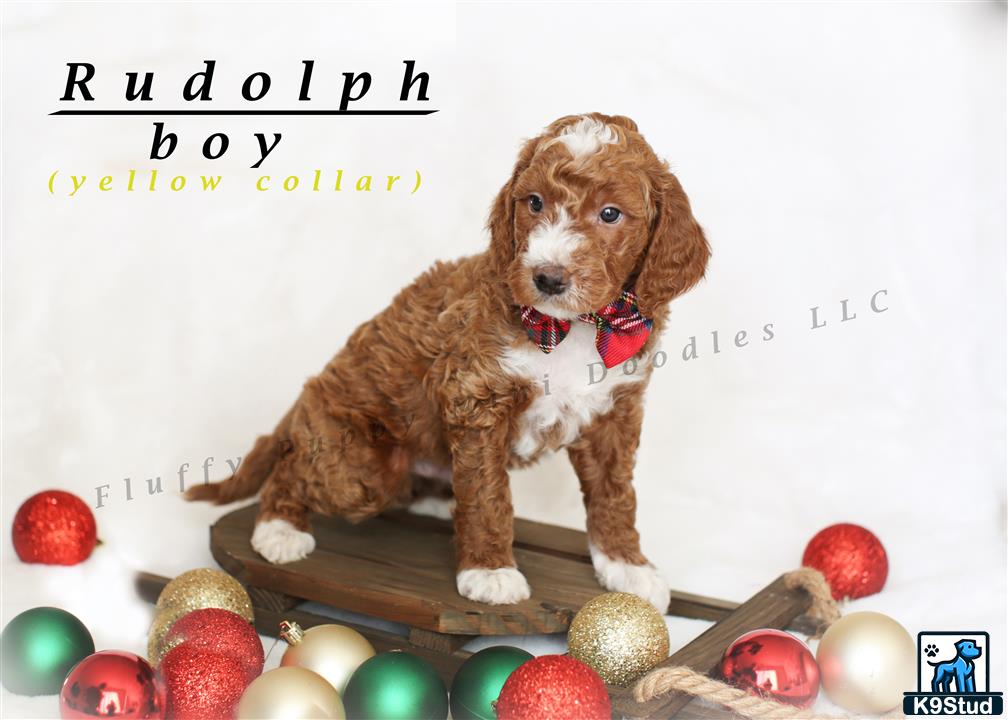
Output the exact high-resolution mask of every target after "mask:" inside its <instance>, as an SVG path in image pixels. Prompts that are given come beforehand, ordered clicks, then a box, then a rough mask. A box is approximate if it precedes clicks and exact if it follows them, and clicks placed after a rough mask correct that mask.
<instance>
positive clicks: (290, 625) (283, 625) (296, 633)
mask: <svg viewBox="0 0 1008 720" xmlns="http://www.w3.org/2000/svg"><path fill="white" fill-rule="evenodd" d="M280 637H281V638H283V639H284V640H285V641H286V642H287V644H288V645H297V644H298V643H299V642H301V640H302V639H304V630H302V629H301V626H300V625H298V624H297V623H296V622H294V621H293V620H281V621H280Z"/></svg>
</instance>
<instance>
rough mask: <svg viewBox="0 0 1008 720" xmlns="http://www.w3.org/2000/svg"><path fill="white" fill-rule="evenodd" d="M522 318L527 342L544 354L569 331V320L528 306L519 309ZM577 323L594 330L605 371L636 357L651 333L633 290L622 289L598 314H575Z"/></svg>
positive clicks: (648, 319)
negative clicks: (594, 328) (528, 340)
mask: <svg viewBox="0 0 1008 720" xmlns="http://www.w3.org/2000/svg"><path fill="white" fill-rule="evenodd" d="M521 319H522V325H524V326H525V330H526V331H527V332H528V336H529V339H530V340H531V341H532V342H534V343H535V344H536V345H538V346H539V349H540V350H542V351H543V352H544V353H548V352H552V351H553V350H554V349H555V348H556V346H557V345H559V344H560V343H561V342H562V341H563V339H564V338H565V337H567V333H569V332H570V327H571V323H570V320H561V319H559V318H555V317H552V316H550V315H544V314H542V313H541V312H539V311H538V310H536V309H535V308H534V307H532V306H531V305H522V306H521ZM578 320H581V321H582V322H586V323H591V324H592V325H594V326H595V327H596V332H595V347H596V348H598V354H599V357H601V358H602V362H603V363H605V366H606V367H607V368H611V367H615V366H616V365H619V364H620V363H621V362H624V361H625V360H628V359H629V358H632V357H633V356H634V355H636V354H637V351H638V350H640V349H641V348H642V347H643V346H644V343H645V342H647V339H648V335H650V334H651V320H650V318H646V317H644V316H643V315H641V313H640V310H638V309H637V296H636V295H634V294H633V291H632V290H624V291H623V292H622V293H621V294H620V296H619V297H618V298H617V299H615V300H613V301H612V302H611V303H609V304H608V305H606V306H605V307H604V308H602V309H601V310H599V311H598V312H593V313H585V314H583V315H578Z"/></svg>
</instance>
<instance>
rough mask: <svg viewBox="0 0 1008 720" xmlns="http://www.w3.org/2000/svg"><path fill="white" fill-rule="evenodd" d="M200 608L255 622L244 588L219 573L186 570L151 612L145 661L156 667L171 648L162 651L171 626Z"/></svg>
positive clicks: (162, 595)
mask: <svg viewBox="0 0 1008 720" xmlns="http://www.w3.org/2000/svg"><path fill="white" fill-rule="evenodd" d="M203 608H223V609H224V610H230V611H231V612H233V613H236V614H238V615H241V616H242V617H243V618H245V619H246V620H248V621H249V622H250V623H251V622H254V621H255V615H253V613H252V600H251V599H250V598H249V595H248V593H247V592H245V588H244V587H242V585H241V583H240V582H238V581H237V580H235V579H234V578H233V577H231V576H230V575H228V574H227V573H226V572H223V571H222V570H213V569H211V568H198V569H196V570H189V571H188V572H184V573H182V574H181V575H179V576H178V577H177V578H175V579H174V580H172V581H171V582H169V583H168V584H167V585H165V587H164V590H162V591H161V594H160V595H159V596H158V601H157V605H156V606H155V608H154V621H153V622H152V623H151V629H150V633H149V634H148V636H147V658H148V659H149V660H150V661H151V663H153V664H155V665H157V664H158V663H159V662H160V661H161V658H162V657H164V655H165V654H166V653H167V652H168V650H170V649H171V648H165V647H163V641H164V636H165V634H166V633H167V632H168V630H169V629H170V628H171V626H172V623H174V622H175V621H176V620H178V619H179V618H180V617H182V616H183V615H185V614H186V613H189V612H192V611H193V610H202V609H203Z"/></svg>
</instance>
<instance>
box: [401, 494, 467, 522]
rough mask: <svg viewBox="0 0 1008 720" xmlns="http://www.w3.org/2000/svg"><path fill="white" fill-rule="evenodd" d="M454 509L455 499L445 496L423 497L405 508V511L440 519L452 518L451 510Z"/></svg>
mask: <svg viewBox="0 0 1008 720" xmlns="http://www.w3.org/2000/svg"><path fill="white" fill-rule="evenodd" d="M454 509H455V501H454V500H447V499H445V498H436V497H423V498H420V499H419V500H417V501H416V502H415V503H413V504H412V505H410V506H409V507H408V508H406V510H407V512H410V513H413V514H414V515H427V516H429V517H436V518H441V519H442V520H451V519H452V510H454Z"/></svg>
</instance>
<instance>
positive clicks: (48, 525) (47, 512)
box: [11, 490, 97, 565]
mask: <svg viewBox="0 0 1008 720" xmlns="http://www.w3.org/2000/svg"><path fill="white" fill-rule="evenodd" d="M11 537H12V539H13V540H14V550H15V552H17V555H18V557H19V558H21V560H22V561H23V562H27V563H45V564H46V565H76V564H77V563H79V562H82V561H84V560H87V558H88V556H89V555H91V551H92V550H94V547H95V543H96V542H97V537H96V536H95V519H94V514H93V513H92V512H91V508H89V507H88V506H87V505H85V504H84V501H83V500H81V499H80V498H79V497H77V496H76V495H74V494H73V493H68V492H63V491H62V490H45V491H43V492H40V493H38V494H36V495H32V496H31V497H30V498H28V499H27V500H25V501H24V503H22V505H21V507H20V508H18V511H17V514H16V515H15V516H14V526H13V528H12V530H11Z"/></svg>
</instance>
